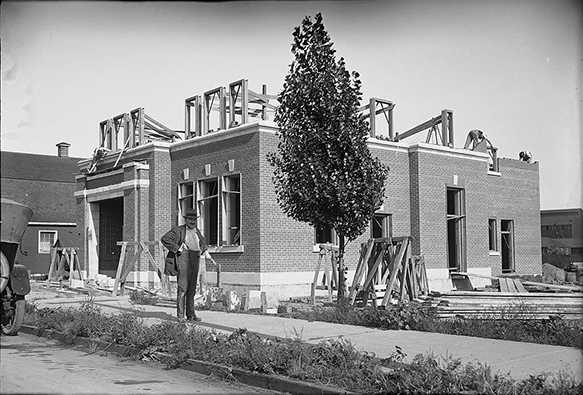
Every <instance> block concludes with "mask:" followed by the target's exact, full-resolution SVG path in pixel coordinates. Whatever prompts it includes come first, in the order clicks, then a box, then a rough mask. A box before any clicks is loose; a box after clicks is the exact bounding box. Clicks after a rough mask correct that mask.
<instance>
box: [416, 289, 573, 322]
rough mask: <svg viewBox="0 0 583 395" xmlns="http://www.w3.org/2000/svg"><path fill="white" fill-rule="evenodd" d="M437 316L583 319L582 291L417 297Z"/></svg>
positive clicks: (433, 294)
mask: <svg viewBox="0 0 583 395" xmlns="http://www.w3.org/2000/svg"><path fill="white" fill-rule="evenodd" d="M417 301H418V302H421V303H422V305H423V306H425V307H426V308H428V309H429V310H430V311H432V312H434V313H435V314H436V315H437V317H439V318H452V317H463V318H481V319H487V318H491V319H518V318H520V319H544V318H549V317H550V316H556V315H560V316H562V317H563V318H567V319H581V318H583V293H581V292H571V293H570V292H561V293H559V292H553V293H546V292H520V293H517V292H475V291H451V292H435V291H433V292H430V293H429V295H428V296H426V297H422V298H418V299H417Z"/></svg>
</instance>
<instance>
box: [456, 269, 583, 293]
mask: <svg viewBox="0 0 583 395" xmlns="http://www.w3.org/2000/svg"><path fill="white" fill-rule="evenodd" d="M451 274H461V275H466V276H471V277H479V278H489V279H491V280H498V279H499V278H502V277H494V276H488V275H485V274H476V273H469V272H452V273H451ZM522 284H523V285H536V286H539V287H547V288H556V289H564V290H570V291H583V287H580V286H576V285H559V284H547V283H537V282H535V281H522Z"/></svg>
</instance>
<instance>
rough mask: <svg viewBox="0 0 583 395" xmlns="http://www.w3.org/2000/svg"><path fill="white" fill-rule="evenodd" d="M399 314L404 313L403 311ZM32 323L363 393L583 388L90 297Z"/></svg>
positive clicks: (413, 316)
mask: <svg viewBox="0 0 583 395" xmlns="http://www.w3.org/2000/svg"><path fill="white" fill-rule="evenodd" d="M344 309H345V310H344V311H343V312H339V311H336V312H333V311H328V313H329V314H330V316H335V317H336V319H338V318H343V317H349V318H350V319H355V317H358V316H359V314H361V313H359V312H357V310H355V309H352V308H344ZM406 309H407V307H403V306H401V307H400V308H395V309H393V310H391V311H392V313H393V314H397V315H398V317H397V318H394V319H392V320H386V322H388V323H389V324H390V325H391V326H403V325H409V326H410V327H411V325H414V324H415V322H417V320H418V318H419V317H421V316H418V315H417V312H416V310H413V311H412V312H406ZM399 312H405V313H404V314H400V315H399ZM387 313H388V311H385V312H383V311H382V310H378V315H376V314H375V313H373V311H372V310H370V311H368V310H367V311H366V314H367V315H366V317H367V319H368V320H369V322H375V321H376V322H383V320H382V319H381V318H383V317H385V314H387ZM362 314H364V313H362ZM377 317H378V318H377ZM25 320H26V322H27V323H29V324H32V325H35V326H38V327H40V328H44V329H55V330H58V331H61V332H66V333H69V334H73V335H75V336H85V337H94V338H99V339H102V340H105V341H108V342H110V343H111V344H114V343H117V344H123V345H126V346H129V347H132V348H136V349H139V350H141V352H142V359H153V360H156V359H157V357H156V353H158V352H161V353H165V354H167V355H169V357H168V358H166V359H165V360H163V361H162V362H163V363H165V365H166V368H167V369H172V368H176V367H178V366H180V364H182V363H183V362H184V361H186V360H187V359H196V360H201V361H207V362H212V363H217V364H221V365H225V366H228V367H237V368H241V369H245V370H247V371H251V372H258V373H265V374H280V375H285V376H288V377H291V378H296V379H300V380H303V381H306V382H312V383H318V384H322V385H328V386H334V387H337V388H342V389H344V390H347V391H352V392H355V393H359V394H387V393H403V394H413V393H415V394H417V393H424V394H437V393H439V394H442V393H477V394H482V393H488V394H501V395H502V394H535V395H546V394H553V393H563V394H578V393H581V391H583V384H581V383H577V382H576V381H575V380H574V378H573V376H569V375H567V374H564V373H563V374H560V375H557V376H555V375H553V376H550V375H541V376H532V377H529V378H528V379H526V380H522V381H517V380H513V379H512V378H511V377H509V376H508V375H506V376H501V375H493V374H492V372H491V369H490V368H489V367H488V366H485V365H481V364H477V365H476V364H466V365H464V364H462V363H461V361H460V360H459V359H454V358H452V357H446V358H437V357H435V356H433V355H417V356H415V357H414V358H413V360H412V361H411V362H407V361H406V359H407V354H406V353H405V352H404V351H403V350H402V349H401V348H400V347H397V348H396V351H395V352H394V353H393V354H392V355H391V356H390V357H389V358H387V359H385V360H381V361H379V360H378V359H377V358H376V357H375V356H374V354H369V353H366V352H364V353H363V352H360V351H358V350H357V349H356V348H355V347H354V346H353V345H352V343H351V342H350V341H349V340H347V339H344V338H339V339H332V340H326V341H322V342H320V343H318V344H316V345H311V344H307V343H303V342H301V341H300V340H299V339H298V338H296V339H278V340H271V339H264V338H261V337H260V336H258V335H257V334H255V333H253V332H249V331H247V330H246V329H239V330H237V331H235V332H233V333H231V334H225V333H219V332H215V331H209V330H206V329H202V328H201V327H198V326H195V327H192V326H190V325H186V324H184V323H181V322H174V321H164V322H161V323H159V324H155V325H151V326H145V325H143V322H142V320H141V318H140V317H139V315H138V314H137V313H136V312H133V313H132V312H130V313H124V314H120V315H117V316H116V315H106V314H104V313H102V312H101V310H100V309H99V307H98V306H96V305H95V304H93V303H92V302H91V301H88V302H87V303H84V304H83V305H82V306H80V307H79V308H77V309H73V308H67V309H65V308H58V309H38V308H37V307H36V306H31V307H30V309H28V312H27V314H26V317H25ZM498 321H499V320H498ZM419 322H420V323H421V322H426V321H423V320H420V321H419ZM545 325H547V326H549V328H555V329H556V328H563V327H562V325H564V324H563V321H561V320H560V319H556V320H555V321H553V322H549V323H546V324H545Z"/></svg>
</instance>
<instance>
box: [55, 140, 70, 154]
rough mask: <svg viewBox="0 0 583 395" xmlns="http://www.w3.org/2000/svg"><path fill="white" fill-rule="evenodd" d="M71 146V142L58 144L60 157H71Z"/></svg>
mask: <svg viewBox="0 0 583 395" xmlns="http://www.w3.org/2000/svg"><path fill="white" fill-rule="evenodd" d="M70 146H71V144H69V143H65V142H62V143H59V144H57V148H58V151H57V155H58V156H59V158H68V157H69V147H70Z"/></svg>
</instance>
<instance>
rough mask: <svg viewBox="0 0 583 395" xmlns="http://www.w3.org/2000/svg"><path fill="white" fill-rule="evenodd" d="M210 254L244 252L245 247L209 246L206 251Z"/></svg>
mask: <svg viewBox="0 0 583 395" xmlns="http://www.w3.org/2000/svg"><path fill="white" fill-rule="evenodd" d="M208 251H209V253H211V254H226V253H230V252H245V246H244V245H240V246H209V249H208Z"/></svg>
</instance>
